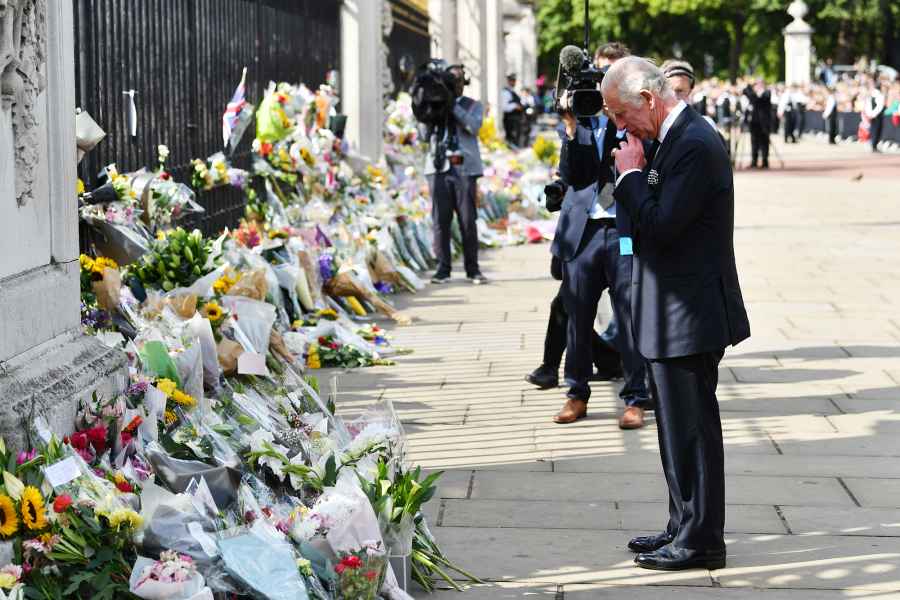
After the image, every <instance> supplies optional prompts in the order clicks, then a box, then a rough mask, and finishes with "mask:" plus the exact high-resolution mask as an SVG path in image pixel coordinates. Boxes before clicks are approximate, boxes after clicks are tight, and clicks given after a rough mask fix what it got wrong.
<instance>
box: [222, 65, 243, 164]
mask: <svg viewBox="0 0 900 600" xmlns="http://www.w3.org/2000/svg"><path fill="white" fill-rule="evenodd" d="M246 81H247V67H244V72H243V74H242V75H241V82H240V83H239V84H238V86H237V89H236V90H234V96H232V98H231V102H229V103H228V106H226V107H225V114H224V115H222V140H223V142H224V144H225V147H226V148H227V147H228V141H229V140H230V139H231V133H232V131H234V128H235V125H237V122H238V118H239V117H240V114H241V111H242V110H243V109H244V107H245V106H246V105H247V99H246V96H245V94H246Z"/></svg>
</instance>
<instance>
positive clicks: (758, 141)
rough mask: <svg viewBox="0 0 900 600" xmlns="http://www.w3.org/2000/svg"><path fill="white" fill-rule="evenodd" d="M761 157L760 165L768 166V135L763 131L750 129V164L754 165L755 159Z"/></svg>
mask: <svg viewBox="0 0 900 600" xmlns="http://www.w3.org/2000/svg"><path fill="white" fill-rule="evenodd" d="M759 155H762V164H763V166H765V167H768V166H769V133H768V132H767V131H764V130H763V129H758V128H755V127H750V156H751V159H752V160H751V164H754V165H755V164H756V159H757V157H758V156H759Z"/></svg>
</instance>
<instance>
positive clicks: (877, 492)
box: [844, 477, 900, 516]
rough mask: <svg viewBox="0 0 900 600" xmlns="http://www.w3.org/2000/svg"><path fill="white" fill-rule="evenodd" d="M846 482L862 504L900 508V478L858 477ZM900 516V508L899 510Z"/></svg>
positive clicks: (849, 478) (850, 478)
mask: <svg viewBox="0 0 900 600" xmlns="http://www.w3.org/2000/svg"><path fill="white" fill-rule="evenodd" d="M844 483H846V484H847V487H848V488H850V491H851V492H852V493H853V496H854V497H855V498H856V499H857V500H858V501H859V503H860V504H861V505H862V506H870V507H887V508H897V509H900V479H856V478H853V477H847V478H845V479H844ZM898 516H900V510H898Z"/></svg>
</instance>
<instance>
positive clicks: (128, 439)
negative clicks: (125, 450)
mask: <svg viewBox="0 0 900 600" xmlns="http://www.w3.org/2000/svg"><path fill="white" fill-rule="evenodd" d="M121 437H122V445H123V446H127V445H128V444H130V443H131V439H132V437H131V434H130V433H128V432H127V431H123V432H122V435H121Z"/></svg>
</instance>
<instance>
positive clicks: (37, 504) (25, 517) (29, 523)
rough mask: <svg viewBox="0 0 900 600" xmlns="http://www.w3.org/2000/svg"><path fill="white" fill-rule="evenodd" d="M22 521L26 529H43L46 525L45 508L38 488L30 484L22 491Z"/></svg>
mask: <svg viewBox="0 0 900 600" xmlns="http://www.w3.org/2000/svg"><path fill="white" fill-rule="evenodd" d="M22 522H23V523H25V526H26V527H28V529H33V530H34V529H43V528H44V527H46V526H47V509H46V507H45V506H44V497H43V496H42V495H41V492H40V490H38V489H37V488H36V487H34V486H32V485H28V486H25V490H24V491H23V492H22Z"/></svg>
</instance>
